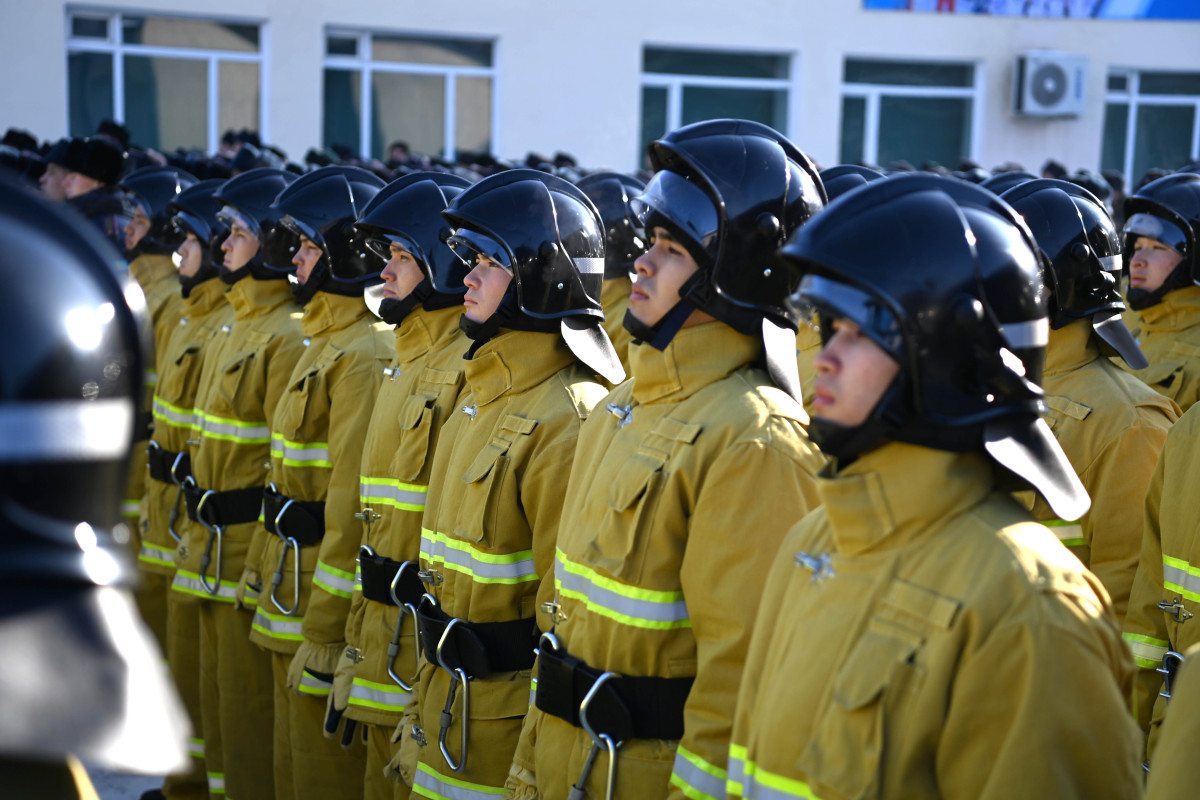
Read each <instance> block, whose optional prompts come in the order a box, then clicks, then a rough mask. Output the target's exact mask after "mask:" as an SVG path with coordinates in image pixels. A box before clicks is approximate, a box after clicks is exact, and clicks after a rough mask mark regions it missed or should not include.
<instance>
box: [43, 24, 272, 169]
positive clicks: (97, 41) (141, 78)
mask: <svg viewBox="0 0 1200 800" xmlns="http://www.w3.org/2000/svg"><path fill="white" fill-rule="evenodd" d="M67 23H68V24H67V90H68V91H67V95H68V113H69V117H70V129H71V135H72V136H89V135H91V134H92V133H93V132H95V130H96V126H97V125H98V124H99V123H100V121H101V120H102V119H105V118H112V119H117V120H121V121H123V122H124V123H125V125H126V127H128V128H129V132H130V136H131V137H132V139H133V141H134V142H135V143H136V144H138V145H141V146H143V147H149V148H154V149H156V150H160V151H164V152H171V151H173V150H176V149H178V148H182V149H185V150H204V151H206V152H210V153H211V152H214V151H216V149H217V145H218V143H219V139H220V135H221V132H222V131H224V130H227V129H229V128H251V129H254V130H257V131H259V132H260V133H261V135H262V136H263V138H264V139H265V138H266V137H267V130H266V124H265V122H264V120H263V118H262V99H261V98H262V78H261V75H262V70H261V66H262V55H261V43H260V30H259V26H258V25H255V24H245V23H236V22H223V21H215V20H204V19H188V18H183V17H158V16H145V15H141V14H121V13H111V14H108V13H97V12H92V11H88V12H82V11H80V12H70V13H69V14H68V20H67Z"/></svg>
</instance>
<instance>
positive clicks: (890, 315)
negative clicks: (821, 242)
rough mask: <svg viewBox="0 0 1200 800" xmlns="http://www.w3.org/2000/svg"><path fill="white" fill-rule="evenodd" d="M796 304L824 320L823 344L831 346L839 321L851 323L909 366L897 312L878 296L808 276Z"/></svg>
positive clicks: (826, 279)
mask: <svg viewBox="0 0 1200 800" xmlns="http://www.w3.org/2000/svg"><path fill="white" fill-rule="evenodd" d="M793 302H794V303H795V304H796V305H797V306H799V307H800V308H801V309H803V308H805V307H809V308H812V309H813V310H815V311H816V313H817V314H818V315H820V317H821V341H822V343H824V342H827V341H828V340H829V337H830V336H831V335H832V333H833V331H832V329H831V327H830V323H832V322H833V320H835V319H848V320H850V321H851V322H853V323H854V324H855V325H857V326H858V327H859V329H860V330H862V332H863V333H864V334H866V335H867V337H869V338H870V339H871V341H873V342H875V344H877V345H879V346H880V347H881V348H883V350H884V351H885V352H886V353H887V354H888V355H889V356H891V357H892V358H893V359H895V360H896V361H897V362H899V363H901V364H903V363H905V352H904V332H903V329H902V328H901V327H900V320H899V319H898V318H897V317H896V314H895V312H893V311H892V309H890V308H889V307H888V306H887V305H885V304H884V303H883V301H881V300H880V299H879V298H877V297H875V296H874V295H871V294H868V293H866V292H864V291H862V290H861V289H856V288H854V287H853V286H850V285H848V284H845V283H839V282H838V281H835V280H831V279H829V278H825V277H821V276H819V275H805V276H804V278H803V279H802V280H801V281H800V288H799V289H798V290H797V291H796V294H795V295H793Z"/></svg>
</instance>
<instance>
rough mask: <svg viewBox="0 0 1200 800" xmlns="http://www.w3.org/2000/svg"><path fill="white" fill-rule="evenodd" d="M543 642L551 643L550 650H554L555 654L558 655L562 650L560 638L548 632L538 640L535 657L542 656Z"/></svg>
mask: <svg viewBox="0 0 1200 800" xmlns="http://www.w3.org/2000/svg"><path fill="white" fill-rule="evenodd" d="M543 642H547V643H549V645H550V648H551V649H552V650H554V652H556V653H557V652H558V651H559V650H561V649H562V645H561V644H559V641H558V637H557V636H555V635H554V634H553V633H552V632H550V631H546V632H545V633H543V634H542V635H541V636H540V637H539V638H538V646H537V647H536V648H534V651H533V652H534V655H539V656H540V655H541V654H542V643H543Z"/></svg>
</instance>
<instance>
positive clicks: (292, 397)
mask: <svg viewBox="0 0 1200 800" xmlns="http://www.w3.org/2000/svg"><path fill="white" fill-rule="evenodd" d="M341 355H342V353H341V351H340V350H337V349H336V348H333V347H331V346H326V348H325V350H324V351H323V352H322V353H321V355H320V356H319V357H318V358H317V360H316V361H314V362H313V363H312V364H309V365H308V366H307V367H306V368H305V369H303V370H301V371H298V372H293V373H292V380H291V383H290V384H289V385H288V388H287V391H286V392H284V394H283V397H281V398H280V400H279V406H278V407H277V409H276V417H275V426H276V429H277V430H278V431H279V432H280V433H282V434H283V435H284V437H286V438H287V439H290V440H292V441H295V442H304V443H311V442H314V441H318V440H320V441H322V442H324V441H327V440H328V438H329V371H330V369H332V367H333V365H334V362H336V361H337V360H338V358H340V357H341Z"/></svg>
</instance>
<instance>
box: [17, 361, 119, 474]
mask: <svg viewBox="0 0 1200 800" xmlns="http://www.w3.org/2000/svg"><path fill="white" fill-rule="evenodd" d="M9 346H10V347H15V346H17V345H15V344H13V343H11V342H10V343H9ZM131 441H133V403H131V402H130V401H128V400H91V401H87V400H52V401H47V402H43V403H6V404H5V405H4V407H3V408H0V463H7V462H10V461H34V462H37V461H92V460H101V459H108V458H121V457H123V456H124V455H125V454H126V453H127V452H128V451H129V443H130V442H131Z"/></svg>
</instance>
